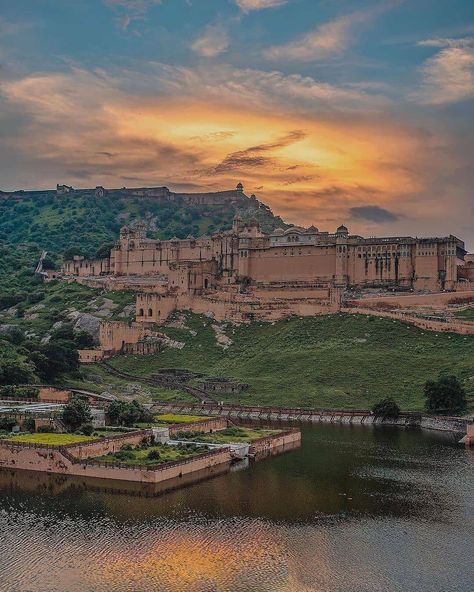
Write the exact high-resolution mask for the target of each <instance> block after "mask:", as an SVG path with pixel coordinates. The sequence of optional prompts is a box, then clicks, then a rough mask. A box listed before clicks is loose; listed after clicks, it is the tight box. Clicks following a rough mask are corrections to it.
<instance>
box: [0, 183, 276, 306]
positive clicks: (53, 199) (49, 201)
mask: <svg viewBox="0 0 474 592" xmlns="http://www.w3.org/2000/svg"><path fill="white" fill-rule="evenodd" d="M236 214H238V215H240V216H241V217H242V218H243V219H244V220H245V219H250V218H256V219H258V220H259V221H260V223H261V225H262V227H263V228H264V229H266V230H270V229H274V228H276V227H278V226H284V225H285V224H284V222H283V221H282V220H281V218H279V217H277V216H274V215H273V214H272V212H271V211H270V210H269V209H267V208H265V207H262V208H259V207H258V202H256V201H254V200H250V199H245V198H244V199H241V200H240V201H239V203H238V204H236V205H235V206H231V205H229V204H222V205H213V206H209V205H189V204H186V203H184V202H183V200H179V199H178V200H177V201H175V202H160V201H159V200H157V199H153V198H143V197H131V196H127V197H123V196H122V197H121V196H113V197H108V196H107V195H106V196H104V197H100V198H98V197H95V196H94V195H93V194H90V192H89V193H88V192H86V191H84V192H83V193H81V191H75V192H74V193H73V194H66V195H59V196H57V195H56V192H55V191H45V192H42V193H35V192H29V193H28V192H23V193H22V194H21V199H15V198H13V197H8V198H4V199H0V285H1V286H2V290H1V292H0V310H2V308H5V306H6V305H5V302H6V303H7V304H8V302H9V301H8V299H7V300H4V301H3V303H2V298H1V297H2V296H3V297H8V296H12V297H14V298H17V299H18V298H19V300H22V299H24V298H26V297H27V296H28V295H30V296H31V294H32V292H36V291H37V289H38V286H37V281H36V280H35V278H34V273H33V272H34V269H35V267H36V264H37V262H38V259H39V257H40V254H41V251H42V250H43V249H44V250H47V251H48V257H47V259H46V261H45V263H46V267H49V268H55V267H58V266H59V265H60V263H61V260H62V257H63V254H64V253H65V252H66V251H67V250H70V249H75V250H76V251H77V252H80V253H81V254H83V255H85V256H87V257H94V256H95V255H96V253H97V251H98V250H99V249H100V247H101V246H104V245H107V244H108V245H110V244H111V243H113V242H114V241H116V240H117V238H118V233H119V230H120V227H121V226H123V225H124V224H128V223H131V222H133V221H134V220H143V221H145V223H146V224H147V227H148V236H149V237H150V238H160V239H167V238H171V237H173V236H177V237H178V238H184V237H186V236H188V235H190V234H192V235H193V236H196V237H197V236H200V235H202V234H206V233H212V232H217V231H219V230H226V229H229V228H231V226H232V220H233V218H234V216H235V215H236ZM46 290H47V288H46ZM23 296H24V298H23Z"/></svg>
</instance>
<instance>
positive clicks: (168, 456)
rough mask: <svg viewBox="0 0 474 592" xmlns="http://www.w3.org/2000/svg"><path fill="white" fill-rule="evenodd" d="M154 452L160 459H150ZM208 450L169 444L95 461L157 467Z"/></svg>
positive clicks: (123, 452)
mask: <svg viewBox="0 0 474 592" xmlns="http://www.w3.org/2000/svg"><path fill="white" fill-rule="evenodd" d="M152 450H155V451H157V452H158V453H159V455H160V457H159V458H158V459H150V458H148V455H149V454H150V452H151V451H152ZM204 452H206V449H205V448H203V447H201V448H199V447H196V446H193V445H191V444H189V445H185V446H168V445H167V444H159V445H156V446H149V447H146V448H135V449H133V450H119V451H118V452H115V453H113V454H106V455H104V456H98V457H96V458H95V459H94V460H98V461H100V462H106V463H107V462H121V463H126V464H132V465H133V464H145V465H155V464H161V463H165V462H171V461H174V460H183V459H186V458H190V457H192V456H196V455H198V454H203V453H204Z"/></svg>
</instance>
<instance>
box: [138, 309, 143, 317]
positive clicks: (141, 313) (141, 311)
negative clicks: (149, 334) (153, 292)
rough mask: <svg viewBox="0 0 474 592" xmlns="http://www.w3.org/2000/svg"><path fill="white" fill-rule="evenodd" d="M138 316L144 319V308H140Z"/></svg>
mask: <svg viewBox="0 0 474 592" xmlns="http://www.w3.org/2000/svg"><path fill="white" fill-rule="evenodd" d="M138 316H139V317H142V316H143V308H140V312H139V313H138Z"/></svg>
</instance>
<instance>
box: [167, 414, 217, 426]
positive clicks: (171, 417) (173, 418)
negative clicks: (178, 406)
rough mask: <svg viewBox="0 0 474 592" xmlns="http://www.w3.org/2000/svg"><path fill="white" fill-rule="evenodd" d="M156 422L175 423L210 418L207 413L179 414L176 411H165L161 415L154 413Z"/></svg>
mask: <svg viewBox="0 0 474 592" xmlns="http://www.w3.org/2000/svg"><path fill="white" fill-rule="evenodd" d="M155 419H156V421H157V422H158V423H166V424H176V423H191V422H194V421H206V420H208V419H210V417H208V416H207V415H180V414H178V413H165V414H163V415H155Z"/></svg>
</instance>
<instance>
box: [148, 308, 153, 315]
mask: <svg viewBox="0 0 474 592" xmlns="http://www.w3.org/2000/svg"><path fill="white" fill-rule="evenodd" d="M148 316H149V317H152V316H153V309H151V308H149V309H148Z"/></svg>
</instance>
